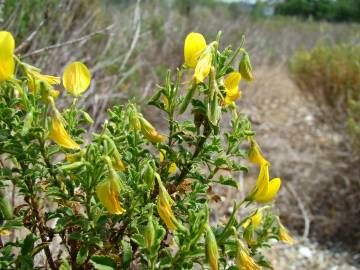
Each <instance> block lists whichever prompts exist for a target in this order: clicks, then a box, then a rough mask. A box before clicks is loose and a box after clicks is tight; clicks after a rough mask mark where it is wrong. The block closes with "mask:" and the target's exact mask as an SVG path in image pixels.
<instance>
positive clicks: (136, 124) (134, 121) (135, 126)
mask: <svg viewBox="0 0 360 270" xmlns="http://www.w3.org/2000/svg"><path fill="white" fill-rule="evenodd" d="M128 114H129V126H130V130H134V131H139V130H141V123H140V120H139V113H138V112H137V111H136V109H135V108H134V106H131V107H130V109H129V111H128Z"/></svg>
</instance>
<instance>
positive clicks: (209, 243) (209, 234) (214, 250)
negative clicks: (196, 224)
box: [205, 225, 219, 270]
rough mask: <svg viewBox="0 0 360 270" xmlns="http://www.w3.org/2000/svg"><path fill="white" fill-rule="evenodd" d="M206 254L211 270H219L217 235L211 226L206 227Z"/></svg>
mask: <svg viewBox="0 0 360 270" xmlns="http://www.w3.org/2000/svg"><path fill="white" fill-rule="evenodd" d="M205 252H206V259H207V262H208V264H209V267H210V269H211V270H218V269H219V263H218V260H219V251H218V246H217V242H216V238H215V235H214V233H213V231H212V229H211V228H210V226H209V225H207V226H206V237H205Z"/></svg>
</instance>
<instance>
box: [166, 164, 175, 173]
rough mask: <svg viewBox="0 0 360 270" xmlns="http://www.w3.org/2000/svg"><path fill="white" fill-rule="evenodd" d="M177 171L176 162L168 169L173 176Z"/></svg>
mask: <svg viewBox="0 0 360 270" xmlns="http://www.w3.org/2000/svg"><path fill="white" fill-rule="evenodd" d="M176 169H177V166H176V163H174V162H173V163H171V164H170V167H169V169H168V172H169V174H173V173H174V172H176Z"/></svg>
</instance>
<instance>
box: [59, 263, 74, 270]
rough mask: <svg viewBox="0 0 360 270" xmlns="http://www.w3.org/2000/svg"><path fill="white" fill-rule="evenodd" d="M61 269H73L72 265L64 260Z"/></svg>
mask: <svg viewBox="0 0 360 270" xmlns="http://www.w3.org/2000/svg"><path fill="white" fill-rule="evenodd" d="M59 270H71V266H70V264H69V262H68V261H64V262H63V263H62V264H61V265H60V267H59Z"/></svg>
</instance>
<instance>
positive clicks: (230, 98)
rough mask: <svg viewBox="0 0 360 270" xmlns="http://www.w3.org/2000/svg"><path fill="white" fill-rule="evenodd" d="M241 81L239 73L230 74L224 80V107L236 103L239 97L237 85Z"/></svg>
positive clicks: (239, 92)
mask: <svg viewBox="0 0 360 270" xmlns="http://www.w3.org/2000/svg"><path fill="white" fill-rule="evenodd" d="M240 80H241V74H240V73H239V72H231V73H230V74H229V75H227V77H226V78H225V80H224V86H225V92H226V96H225V99H224V105H229V104H231V103H232V102H234V101H236V100H237V99H238V98H240V96H241V91H239V83H240Z"/></svg>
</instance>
